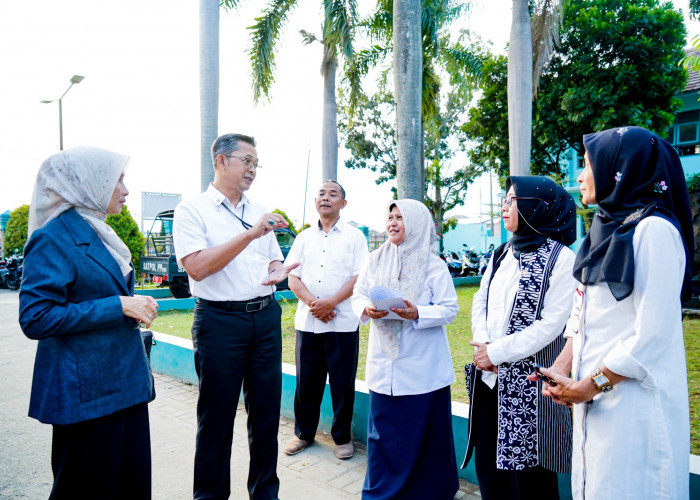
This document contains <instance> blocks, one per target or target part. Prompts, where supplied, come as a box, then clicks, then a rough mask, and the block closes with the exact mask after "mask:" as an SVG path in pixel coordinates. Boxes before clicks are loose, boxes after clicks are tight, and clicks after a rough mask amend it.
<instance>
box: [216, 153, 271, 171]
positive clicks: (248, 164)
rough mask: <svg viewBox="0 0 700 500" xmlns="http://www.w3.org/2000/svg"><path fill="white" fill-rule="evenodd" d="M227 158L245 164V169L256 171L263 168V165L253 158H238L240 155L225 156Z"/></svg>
mask: <svg viewBox="0 0 700 500" xmlns="http://www.w3.org/2000/svg"><path fill="white" fill-rule="evenodd" d="M224 156H225V157H226V158H238V159H239V160H241V161H242V162H243V164H244V165H245V168H247V169H253V170H256V169H258V168H262V165H261V164H260V163H258V162H257V161H255V160H253V158H252V157H251V156H238V155H224Z"/></svg>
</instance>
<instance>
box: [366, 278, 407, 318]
mask: <svg viewBox="0 0 700 500" xmlns="http://www.w3.org/2000/svg"><path fill="white" fill-rule="evenodd" d="M369 298H370V300H371V301H372V305H373V306H374V307H375V308H376V309H377V310H378V311H389V314H388V315H387V316H385V317H383V318H382V319H400V320H404V321H407V320H405V319H404V318H402V317H401V316H399V315H398V314H396V313H395V312H393V311H391V310H390V309H391V308H392V307H396V308H398V309H405V308H406V303H405V302H404V301H403V298H402V297H401V292H399V291H398V290H394V289H393V288H388V287H385V286H373V287H372V288H370V289H369Z"/></svg>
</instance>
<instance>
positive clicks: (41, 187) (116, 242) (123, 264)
mask: <svg viewBox="0 0 700 500" xmlns="http://www.w3.org/2000/svg"><path fill="white" fill-rule="evenodd" d="M128 161H129V157H128V156H126V155H122V154H119V153H113V152H111V151H107V150H105V149H100V148H95V147H89V146H83V147H77V148H72V149H67V150H65V151H61V152H60V153H56V154H55V155H53V156H51V157H49V158H48V159H46V160H45V161H44V163H42V165H41V168H40V169H39V173H38V174H37V177H36V184H35V185H34V194H33V196H32V203H31V205H30V207H29V227H28V231H27V237H28V238H31V236H32V233H33V232H34V231H35V230H37V229H39V228H40V227H42V226H43V225H44V224H46V223H47V222H49V221H51V220H53V219H55V218H56V217H58V216H59V215H61V214H62V213H63V212H65V211H66V210H69V209H71V208H75V211H76V212H78V213H79V214H80V215H81V216H82V217H83V219H85V220H86V221H87V223H88V224H90V226H92V228H93V229H94V230H95V232H96V233H97V236H99V238H100V240H102V243H104V245H105V247H107V250H108V251H109V253H110V254H111V255H112V257H114V259H115V260H116V261H117V264H119V268H120V269H121V271H122V274H123V275H124V276H126V275H128V274H129V273H130V272H131V252H130V251H129V249H128V248H127V246H126V245H125V244H124V242H123V241H122V240H121V239H120V238H119V236H117V233H115V232H114V230H113V229H112V228H111V227H109V226H108V225H107V224H106V223H105V218H106V217H107V207H109V202H110V201H111V199H112V193H114V189H115V188H116V186H117V182H119V177H121V175H122V173H124V168H125V167H126V164H127V162H128Z"/></svg>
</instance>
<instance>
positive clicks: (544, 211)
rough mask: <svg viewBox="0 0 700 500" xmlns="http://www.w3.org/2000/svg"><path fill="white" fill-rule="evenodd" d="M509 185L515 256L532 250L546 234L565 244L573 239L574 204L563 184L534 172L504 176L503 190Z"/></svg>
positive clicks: (574, 224)
mask: <svg viewBox="0 0 700 500" xmlns="http://www.w3.org/2000/svg"><path fill="white" fill-rule="evenodd" d="M511 186H513V191H514V192H515V197H516V198H518V204H517V207H518V228H517V229H516V230H515V232H514V233H513V237H512V238H511V240H510V242H511V245H512V246H513V252H514V253H515V255H516V257H517V256H518V255H519V254H520V252H532V251H534V250H535V249H536V248H537V247H539V246H540V245H541V244H542V243H544V242H545V241H546V240H547V238H551V239H553V240H555V241H558V242H560V243H562V244H563V245H566V246H569V245H571V244H572V243H573V242H574V241H576V204H575V203H574V199H573V198H572V197H571V195H570V194H569V193H567V192H566V190H565V189H564V188H563V187H561V186H559V185H558V184H557V183H556V182H554V181H553V180H552V179H549V178H547V177H540V176H534V175H529V176H522V177H516V176H511V177H508V178H507V179H506V192H508V190H509V189H510V187H511ZM520 197H527V198H537V199H532V200H527V199H525V200H524V199H520Z"/></svg>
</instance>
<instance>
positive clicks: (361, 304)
mask: <svg viewBox="0 0 700 500" xmlns="http://www.w3.org/2000/svg"><path fill="white" fill-rule="evenodd" d="M387 234H388V235H389V241H387V242H385V243H384V244H383V245H382V246H381V247H379V248H378V249H377V250H375V251H374V252H372V253H371V254H370V256H369V258H368V259H367V261H366V262H365V265H364V267H363V269H362V270H361V271H360V274H359V276H358V279H357V283H356V284H355V288H354V291H353V296H352V306H353V310H354V312H355V314H357V315H358V316H359V317H360V319H361V321H362V322H363V323H364V324H366V323H367V322H368V321H369V320H370V319H371V320H372V324H371V326H370V338H369V352H368V355H367V370H366V381H367V385H368V387H369V413H370V415H369V429H368V439H367V457H368V460H367V475H366V477H365V484H364V488H363V491H362V497H363V498H371V499H380V498H381V499H389V498H392V499H395V498H401V499H425V498H431V499H435V500H440V499H452V498H454V495H455V493H456V492H457V489H458V487H459V483H458V479H457V465H456V462H455V449H454V440H453V437H452V412H451V396H450V384H452V383H453V382H454V381H455V375H454V370H453V367H452V358H451V356H450V348H449V344H448V341H447V332H446V329H445V325H447V324H448V323H450V322H451V321H452V320H453V319H454V318H455V316H456V315H457V311H458V310H459V306H458V305H457V294H456V293H455V289H454V285H453V283H452V278H451V277H450V273H449V272H448V270H447V266H446V265H445V263H444V262H443V261H442V260H441V259H440V258H438V257H437V255H436V253H435V250H434V243H435V241H436V236H435V224H434V222H433V220H432V218H431V216H430V212H429V211H428V209H427V208H426V206H425V205H424V204H423V203H420V202H418V201H414V200H398V201H393V202H391V203H390V204H389V206H388V210H387ZM375 286H384V287H388V288H392V289H394V290H396V291H398V292H399V294H400V295H401V297H402V298H403V300H404V302H405V304H406V305H405V307H402V308H392V309H391V311H392V312H394V313H395V314H397V315H398V316H399V317H400V318H401V319H384V318H385V317H386V316H387V315H388V314H389V311H381V310H377V309H376V308H375V307H374V306H373V305H372V301H371V300H370V290H371V289H372V287H375Z"/></svg>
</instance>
